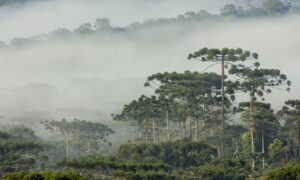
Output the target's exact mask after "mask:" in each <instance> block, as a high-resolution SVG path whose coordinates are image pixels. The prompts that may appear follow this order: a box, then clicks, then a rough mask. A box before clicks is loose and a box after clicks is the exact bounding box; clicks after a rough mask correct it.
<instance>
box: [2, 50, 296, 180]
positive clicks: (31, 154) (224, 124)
mask: <svg viewBox="0 0 300 180" xmlns="http://www.w3.org/2000/svg"><path fill="white" fill-rule="evenodd" d="M258 58H259V56H258V54H257V53H251V52H250V51H245V50H243V49H240V48H238V49H229V48H223V49H208V48H202V49H200V50H198V51H196V52H193V53H190V54H189V55H188V59H189V60H199V61H202V62H203V63H210V65H209V66H208V68H206V69H205V70H204V71H208V69H209V67H212V66H220V70H221V73H220V74H218V73H215V72H204V71H202V72H190V71H185V72H183V73H179V72H172V73H168V72H165V73H157V74H153V75H150V76H149V77H148V78H147V80H146V82H145V83H144V86H145V87H147V88H152V89H154V94H153V95H151V96H146V95H142V96H140V97H139V98H138V99H136V100H133V101H132V102H130V103H128V104H127V105H125V106H124V107H123V109H122V111H121V112H119V113H117V114H112V117H113V119H114V120H115V121H121V122H123V123H129V124H131V125H134V126H136V127H137V130H138V134H137V140H136V142H131V143H127V144H124V145H121V146H120V147H119V149H118V151H117V153H116V154H114V155H113V156H108V157H104V156H103V155H101V154H103V152H104V151H108V149H103V148H104V147H107V146H108V147H109V144H110V143H109V142H108V141H107V137H108V136H109V135H111V134H112V133H114V130H113V129H111V128H110V127H108V126H107V125H104V124H100V123H95V122H89V121H85V120H77V119H75V120H74V121H67V120H65V119H63V120H61V121H56V120H52V121H47V120H46V121H42V122H41V124H42V125H43V126H44V127H45V128H46V129H47V130H49V131H50V132H53V133H58V134H59V135H60V137H62V138H60V139H58V140H57V141H56V142H54V144H55V145H54V146H56V147H58V145H61V146H59V147H62V149H65V150H62V149H60V150H57V149H56V150H53V146H52V144H51V143H49V142H47V143H46V142H44V141H42V140H41V139H40V138H38V137H37V136H36V135H35V133H34V131H32V130H30V129H28V128H25V127H14V128H11V129H10V130H8V131H6V132H1V133H0V138H1V140H2V141H1V143H0V157H1V158H0V162H1V163H0V164H1V166H0V173H1V175H3V174H6V173H13V172H18V171H24V172H19V173H16V174H11V175H6V176H5V177H6V178H7V179H9V178H12V179H13V178H14V177H20V178H21V179H28V178H29V179H30V178H32V177H41V178H45V177H49V176H51V177H52V176H53V177H54V176H58V177H61V176H65V175H63V174H61V173H59V172H31V171H33V170H38V171H39V170H44V169H47V170H62V171H69V170H70V171H71V172H72V173H73V172H74V173H75V174H72V173H71V175H70V174H69V175H70V176H75V177H76V178H79V179H80V178H82V176H83V177H85V178H87V179H93V178H94V179H95V178H121V179H122V178H126V179H162V178H164V179H176V178H185V177H197V178H199V177H200V178H202V179H246V178H247V177H249V176H252V177H258V176H264V178H269V179H272V178H273V179H274V178H275V179H276V178H277V177H278V179H280V178H279V177H285V176H287V174H288V176H293V177H294V176H295V177H296V176H297V173H298V174H299V168H296V167H298V165H297V166H296V165H295V168H294V167H292V168H291V167H287V169H281V170H276V171H274V172H270V173H269V171H270V170H271V169H273V168H274V167H280V166H283V165H286V164H288V163H290V162H299V161H300V136H299V131H300V124H299V118H300V100H287V101H286V102H285V104H284V105H283V107H282V109H280V110H279V111H275V110H273V109H272V106H271V104H270V103H267V102H266V100H265V97H266V96H267V95H268V94H270V93H272V90H273V89H281V90H285V91H289V90H290V86H291V82H290V81H289V80H288V78H287V76H286V75H285V74H283V73H282V72H281V71H280V70H278V69H268V68H262V67H261V65H260V63H259V62H258ZM283 93H284V92H283ZM237 94H239V96H237ZM241 97H243V98H241ZM245 98H246V99H248V100H245ZM55 152H56V153H55ZM58 154H60V155H58ZM56 156H59V157H60V158H58V159H56V162H53V159H55V158H57V157H56ZM78 156H81V157H80V158H78V159H76V158H77V157H78ZM62 158H65V160H62ZM74 158H75V159H74ZM61 160H62V161H61ZM57 161H60V162H59V163H57ZM49 162H51V163H49ZM29 172H31V173H29ZM76 172H80V176H79V174H76ZM53 174H54V175H53ZM69 175H66V177H68V176H69ZM77 175H78V176H77Z"/></svg>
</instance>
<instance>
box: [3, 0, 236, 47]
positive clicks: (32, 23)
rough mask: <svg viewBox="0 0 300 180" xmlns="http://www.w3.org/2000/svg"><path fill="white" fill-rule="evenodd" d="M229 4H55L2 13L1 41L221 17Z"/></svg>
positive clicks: (131, 0) (142, 0)
mask: <svg viewBox="0 0 300 180" xmlns="http://www.w3.org/2000/svg"><path fill="white" fill-rule="evenodd" d="M225 2H239V1H238V0H184V1H183V0H109V1H107V0H63V1H62V0H51V1H45V2H42V3H35V4H27V5H25V6H15V7H9V8H7V7H5V8H1V9H0V27H1V29H0V40H4V41H10V40H11V38H13V37H24V36H32V35H37V34H40V33H46V32H49V31H51V30H54V29H56V28H58V27H65V28H71V29H74V28H75V27H78V26H79V25H80V24H82V23H85V22H93V21H94V20H95V19H96V18H109V19H111V21H112V24H114V25H117V26H125V25H128V24H130V23H132V22H135V21H143V20H145V19H148V18H160V17H176V16H177V15H179V14H183V13H184V12H186V11H199V10H201V9H206V10H208V11H209V12H212V13H217V12H218V11H219V9H220V8H221V7H222V6H223V5H224V3H225Z"/></svg>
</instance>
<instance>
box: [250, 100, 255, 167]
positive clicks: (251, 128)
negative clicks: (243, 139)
mask: <svg viewBox="0 0 300 180" xmlns="http://www.w3.org/2000/svg"><path fill="white" fill-rule="evenodd" d="M250 136H251V150H252V155H253V156H254V154H255V142H254V109H253V96H252V95H250ZM254 168H255V158H254V157H252V165H251V169H252V171H254Z"/></svg>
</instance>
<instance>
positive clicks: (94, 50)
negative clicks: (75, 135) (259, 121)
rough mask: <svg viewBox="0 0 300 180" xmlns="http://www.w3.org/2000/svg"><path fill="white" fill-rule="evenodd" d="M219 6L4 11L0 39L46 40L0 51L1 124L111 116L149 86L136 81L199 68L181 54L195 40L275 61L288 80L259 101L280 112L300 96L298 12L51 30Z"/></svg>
mask: <svg viewBox="0 0 300 180" xmlns="http://www.w3.org/2000/svg"><path fill="white" fill-rule="evenodd" d="M222 2H224V3H225V0H224V1H222ZM226 2H228V1H226ZM222 6H223V4H222V3H221V2H220V1H219V0H218V3H216V1H215V2H213V1H208V0H207V1H205V0H204V1H196V0H190V1H184V2H183V1H179V0H178V1H177V0H172V1H155V0H153V1H137V0H136V1H134V0H131V1H129V0H125V1H109V2H108V1H92V0H90V1H87V2H83V1H72V3H71V1H63V2H61V1H51V2H42V3H36V4H31V5H29V4H26V5H24V6H21V5H20V6H16V7H11V8H12V9H11V8H10V7H6V8H2V9H1V17H0V26H1V29H0V39H2V40H4V41H6V42H7V44H9V42H10V41H11V40H12V39H13V38H15V37H29V38H30V37H34V38H41V39H43V38H44V37H45V39H43V40H42V41H37V42H27V43H24V44H21V45H13V44H12V45H7V46H5V47H2V48H1V50H0V67H1V70H0V82H1V84H0V87H1V89H0V97H1V101H0V113H1V114H0V115H1V116H2V121H3V122H13V123H19V122H23V121H26V122H29V121H33V123H39V122H40V121H41V120H44V119H60V118H63V117H66V118H69V119H73V118H79V119H80V118H82V119H87V120H94V121H95V120H101V121H110V116H109V115H110V113H116V112H118V111H120V110H121V108H122V106H123V105H124V104H126V103H128V102H130V101H131V100H132V99H134V98H137V97H138V96H140V95H141V94H144V93H145V94H150V93H151V92H152V90H151V89H147V88H144V87H143V83H144V82H145V80H146V77H147V76H149V75H151V74H153V73H158V72H165V71H179V72H183V71H185V70H191V71H200V70H203V69H204V68H205V67H206V66H208V65H209V64H206V63H201V62H198V61H188V60H187V55H188V54H189V53H190V52H193V51H195V50H198V49H200V48H202V47H217V48H222V47H231V48H237V47H241V48H244V49H248V50H251V51H255V52H258V53H259V54H260V61H261V64H262V66H263V67H272V68H280V69H281V70H282V72H284V73H286V74H287V76H288V78H289V79H290V80H291V81H292V83H293V85H292V91H291V92H290V93H287V92H282V91H279V90H275V91H274V94H272V95H270V96H269V97H268V98H267V101H270V102H272V103H274V107H275V108H276V109H278V108H280V107H281V106H282V103H283V102H284V101H285V100H287V99H289V98H299V95H298V94H297V92H299V91H300V84H299V80H298V76H297V73H298V68H299V65H300V64H299V62H298V52H299V50H300V36H299V32H300V24H299V18H300V17H299V16H296V15H295V16H284V17H276V18H270V19H267V18H264V19H252V20H249V19H248V20H246V19H245V20H237V19H228V20H225V21H223V22H219V21H212V22H201V23H195V22H188V23H185V24H176V23H173V24H169V25H161V26H152V27H151V28H148V29H145V28H144V29H138V30H135V31H129V32H124V33H115V34H114V33H113V34H92V35H85V36H75V37H60V36H55V37H52V36H51V35H49V32H51V31H53V30H55V29H57V28H58V27H66V28H68V29H70V30H74V29H76V28H77V27H78V26H79V25H80V24H82V23H86V22H91V23H93V22H94V20H95V19H96V18H98V17H100V18H101V17H107V18H109V19H110V20H111V23H112V24H113V25H115V26H121V27H123V26H127V25H129V24H130V23H133V22H135V21H144V20H146V19H148V18H158V17H176V16H177V15H179V14H182V13H184V12H186V11H190V10H192V11H199V10H201V9H209V11H210V12H216V11H217V10H218V9H220V7H222ZM41 33H44V35H42V36H41V35H40V34H41ZM50 34H51V33H50ZM39 35H40V36H39ZM212 70H217V69H216V67H215V68H212ZM279 92H280V93H281V95H280V96H279V95H278V94H279Z"/></svg>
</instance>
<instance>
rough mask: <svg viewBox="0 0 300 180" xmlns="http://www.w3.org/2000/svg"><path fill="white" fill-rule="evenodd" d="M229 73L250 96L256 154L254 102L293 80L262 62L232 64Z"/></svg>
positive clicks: (253, 162) (251, 134) (251, 124)
mask: <svg viewBox="0 0 300 180" xmlns="http://www.w3.org/2000/svg"><path fill="white" fill-rule="evenodd" d="M229 73H230V74H232V75H235V76H236V77H237V78H239V89H240V90H241V91H242V92H244V93H246V94H248V95H249V97H250V100H249V102H248V103H247V104H248V108H249V131H250V136H251V150H252V154H255V151H256V150H255V139H254V136H255V135H254V130H255V111H256V107H255V105H254V103H255V102H256V101H257V99H258V98H260V99H261V100H263V101H264V95H265V94H269V93H271V92H272V90H271V89H272V88H276V87H282V86H285V85H286V86H287V90H289V86H290V85H291V82H290V81H289V80H287V76H286V75H285V74H282V73H281V72H280V70H278V69H263V68H260V64H259V63H258V62H255V63H254V65H253V66H250V67H245V66H244V65H240V64H239V65H232V66H231V68H230V69H229ZM251 167H252V170H254V168H255V158H254V157H253V158H252V166H251Z"/></svg>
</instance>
